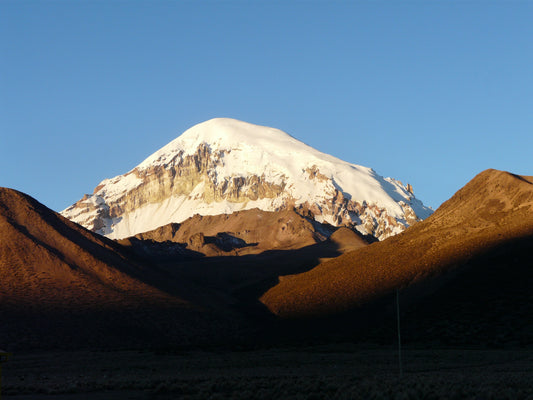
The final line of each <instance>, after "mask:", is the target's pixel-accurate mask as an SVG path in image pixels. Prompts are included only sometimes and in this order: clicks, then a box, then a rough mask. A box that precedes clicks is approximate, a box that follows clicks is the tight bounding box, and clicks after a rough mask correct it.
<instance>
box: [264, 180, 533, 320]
mask: <svg viewBox="0 0 533 400" xmlns="http://www.w3.org/2000/svg"><path fill="white" fill-rule="evenodd" d="M532 236H533V177H527V176H518V175H513V174H510V173H508V172H503V171H496V170H486V171H484V172H482V173H480V174H479V175H477V176H476V177H475V178H474V179H473V180H472V181H471V182H469V183H468V184H467V185H466V186H465V187H463V188H462V189H461V190H459V191H458V192H457V193H456V194H455V195H454V196H453V197H452V198H451V199H450V200H448V201H447V202H445V203H444V204H443V205H442V206H441V207H440V208H439V209H438V210H437V211H436V212H435V213H434V214H433V215H432V216H431V217H429V218H428V219H426V220H425V221H422V222H420V223H418V224H416V225H415V226H413V227H411V228H409V229H408V230H406V231H405V232H404V233H402V234H400V235H397V236H394V237H391V238H389V239H387V240H385V241H383V242H378V243H374V244H372V245H370V246H367V247H364V248H361V249H359V250H356V251H353V252H349V253H346V254H344V255H342V256H339V257H337V258H335V259H333V260H331V261H328V262H325V263H323V264H320V265H318V266H317V267H316V268H314V269H312V270H310V271H308V272H305V273H302V274H299V275H296V276H292V277H286V278H285V279H283V280H282V281H281V282H280V283H279V284H278V285H276V286H275V287H273V288H272V289H270V290H268V291H267V292H266V293H264V294H263V296H262V297H261V299H260V300H261V302H262V303H264V304H265V305H266V306H267V307H268V309H269V310H270V311H271V312H273V313H274V314H276V315H279V316H281V317H284V318H302V317H312V316H325V315H331V314H335V313H341V312H344V311H349V310H353V309H357V308H358V306H360V305H362V304H365V303H368V302H370V301H372V300H375V299H377V298H380V297H382V296H384V295H386V294H387V293H390V292H392V291H393V290H394V289H395V288H404V287H408V286H413V285H414V284H415V283H418V282H423V281H426V280H427V278H430V277H437V276H448V278H450V277H451V276H452V275H449V274H444V272H446V271H450V270H453V269H454V267H458V266H465V265H467V264H475V263H477V264H479V263H480V261H479V260H482V259H483V257H487V256H491V257H492V255H493V253H494V252H497V251H498V250H499V251H500V252H501V251H504V254H507V253H505V249H512V248H515V247H516V244H515V243H516V241H524V240H525V241H526V242H528V243H531V242H532V241H531V237H532ZM502 246H503V247H502ZM505 246H507V247H505ZM519 247H520V246H519ZM502 248H503V249H504V250H502ZM520 248H521V249H522V248H523V245H522V246H521V247H520ZM514 254H515V253H513V252H511V253H510V255H509V254H507V255H506V257H514ZM519 254H520V255H521V256H520V257H521V258H519V259H520V260H522V262H526V263H527V261H526V259H525V258H524V257H522V255H524V251H522V250H520V253H519ZM481 265H483V263H481ZM491 265H492V264H491ZM494 265H497V266H501V265H507V264H502V263H497V264H494ZM516 267H517V268H518V266H516ZM520 267H521V269H520V271H522V272H523V273H524V274H525V275H524V276H523V277H522V279H523V280H526V281H528V282H531V278H532V272H531V271H533V269H532V268H531V267H533V265H531V262H530V261H529V265H525V266H524V265H520ZM522 267H524V268H522ZM525 267H527V268H525ZM457 270H460V269H455V271H457ZM498 271H499V272H498V274H496V277H495V276H493V277H492V278H491V279H492V280H491V282H493V281H496V282H497V281H498V280H499V279H503V277H502V270H501V268H500V269H499V270H498ZM477 273H479V274H480V275H479V282H485V280H483V279H481V278H482V277H483V274H484V272H483V270H481V271H479V270H477ZM485 274H487V271H485ZM503 275H505V274H503ZM507 275H513V276H515V275H516V274H514V273H513V274H507ZM499 277H500V278H499ZM432 282H436V281H432ZM470 282H471V283H472V284H475V281H472V279H470ZM517 284H518V285H520V284H521V283H520V282H518V283H517ZM463 289H464V288H463ZM507 290H513V289H509V288H507ZM471 291H472V292H473V293H472V296H468V293H466V294H464V297H463V300H464V299H471V297H475V295H476V293H479V291H477V289H476V287H475V286H474V287H472V288H471ZM456 305H457V304H456Z"/></svg>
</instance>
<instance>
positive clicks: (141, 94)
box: [0, 0, 533, 211]
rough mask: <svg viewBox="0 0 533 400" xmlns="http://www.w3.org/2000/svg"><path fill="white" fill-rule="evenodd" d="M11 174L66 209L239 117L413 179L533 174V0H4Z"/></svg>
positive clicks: (1, 50) (0, 105)
mask: <svg viewBox="0 0 533 400" xmlns="http://www.w3.org/2000/svg"><path fill="white" fill-rule="evenodd" d="M0 57H1V58H0V62H1V63H0V186H7V187H12V188H15V189H18V190H21V191H23V192H26V193H28V194H30V195H31V196H33V197H35V198H37V199H38V200H39V201H41V202H42V203H44V204H45V205H47V206H49V207H50V208H52V209H54V210H57V211H59V210H62V209H63V208H65V207H67V206H68V205H70V204H72V203H73V202H75V201H77V200H78V199H79V198H81V197H82V195H83V194H84V193H91V192H92V190H93V188H94V187H95V186H96V185H97V184H98V183H99V182H100V181H101V180H103V179H105V178H109V177H113V176H115V175H118V174H121V173H125V172H127V171H128V170H129V169H131V168H133V167H134V166H135V165H137V164H138V163H140V162H141V161H142V160H143V159H144V158H145V157H147V156H148V155H150V154H151V153H152V152H154V151H155V150H157V149H159V148H160V147H162V146H163V145H165V144H166V143H167V142H169V141H170V140H172V139H174V138H175V137H177V136H178V135H179V134H180V133H182V132H183V131H184V130H186V129H187V128H189V127H190V126H192V125H194V124H196V123H199V122H202V121H205V120H207V119H210V118H213V117H232V118H237V119H241V120H244V121H248V122H252V123H256V124H261V125H268V126H273V127H276V128H279V129H282V130H284V131H286V132H288V133H290V134H291V135H293V136H295V137H296V138H298V139H300V140H302V141H304V142H306V143H307V144H309V145H311V146H313V147H315V148H317V149H319V150H322V151H324V152H326V153H329V154H332V155H334V156H336V157H339V158H341V159H344V160H346V161H350V162H353V163H356V164H361V165H365V166H368V167H372V168H374V169H375V170H376V171H377V172H378V173H379V174H381V175H383V176H392V177H395V178H397V179H400V180H401V181H403V182H404V183H407V182H408V183H411V184H412V185H413V186H414V189H415V194H416V195H417V197H419V198H420V199H421V200H422V201H424V202H425V203H426V204H427V205H429V206H432V207H434V208H436V207H438V206H439V205H440V204H441V203H442V202H443V201H444V200H446V199H448V198H449V197H451V196H452V195H453V194H454V193H455V191H457V190H458V189H459V188H460V187H461V186H463V185H464V184H465V183H466V182H467V181H469V180H470V179H471V178H472V177H473V176H474V175H475V174H477V173H478V172H480V171H482V170H483V169H486V168H497V169H504V170H509V171H512V172H515V173H518V174H525V175H533V157H532V154H533V2H530V1H523V2H520V1H481V0H480V1H405V2H404V1H396V0H391V1H337V2H330V1H292V2H291V1H201V2H196V1H181V2H180V1H158V2H156V1H153V2H152V1H150V2H149V1H118V0H117V1H104V0H101V1H44V0H42V1H24V0H22V1H21V0H14V1H11V0H1V1H0Z"/></svg>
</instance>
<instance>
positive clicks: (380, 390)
mask: <svg viewBox="0 0 533 400" xmlns="http://www.w3.org/2000/svg"><path fill="white" fill-rule="evenodd" d="M394 357H395V354H394V350H393V349H383V348H374V349H368V348H366V349H365V348H360V347H359V346H355V345H351V344H338V345H328V346H313V347H306V348H276V349H265V350H256V351H216V352H203V351H195V352H182V353H179V354H167V355H161V354H159V355H157V354H154V353H152V352H132V351H130V352H77V353H46V354H33V355H22V356H20V355H19V356H15V357H14V358H13V360H12V361H11V362H10V365H9V368H6V369H5V379H4V394H5V395H6V396H5V398H6V399H21V400H30V399H35V400H38V399H47V398H49V397H48V396H49V395H68V396H67V397H65V398H68V399H72V400H78V399H82V398H88V397H90V398H106V397H100V396H104V395H107V398H110V399H120V398H124V399H188V400H200V399H201V400H204V399H213V400H215V399H232V400H239V399H243V400H244V399H265V400H266V399H293V400H299V399H309V400H311V399H331V400H357V399H362V400H363V399H364V400H372V399H376V400H377V399H409V400H419V399H420V400H422V399H424V400H425V399H435V400H437V399H450V400H453V399H457V400H459V399H498V400H500V399H509V400H511V399H513V400H517V399H530V398H532V396H533V385H532V384H531V378H532V374H531V371H530V369H529V366H530V365H531V363H532V362H533V351H531V350H522V351H518V350H510V351H501V350H416V349H409V350H407V351H406V373H405V375H404V377H403V378H402V379H400V378H399V376H398V373H397V371H396V363H395V360H394ZM6 366H7V364H6Z"/></svg>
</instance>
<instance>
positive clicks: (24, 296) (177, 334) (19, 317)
mask: <svg viewBox="0 0 533 400" xmlns="http://www.w3.org/2000/svg"><path fill="white" fill-rule="evenodd" d="M0 237H1V241H0V282H1V285H0V303H1V304H2V307H1V309H0V320H1V321H2V323H1V324H0V337H1V338H2V343H3V345H4V346H8V345H9V348H10V349H17V348H26V349H28V348H33V347H49V346H52V347H88V346H91V345H98V346H100V347H106V346H114V347H117V346H118V347H120V346H131V345H133V344H139V343H142V342H143V341H144V340H149V341H150V342H151V343H154V342H155V341H165V340H171V338H175V339H176V340H179V341H185V342H186V341H187V340H188V339H190V338H191V337H192V336H195V335H198V332H199V331H209V329H208V328H207V327H206V326H205V325H206V322H205V321H203V319H204V317H203V314H204V312H203V311H202V310H200V309H199V308H198V307H195V306H193V305H191V304H189V303H188V302H187V301H185V300H183V299H181V298H180V297H179V296H177V295H178V294H179V293H180V292H181V291H184V286H185V285H183V284H180V283H179V282H169V281H168V276H166V275H164V274H163V273H161V272H158V270H157V269H154V268H147V267H145V266H143V265H142V264H139V263H137V262H135V261H134V260H132V259H131V258H130V256H129V255H128V253H127V252H126V251H125V250H124V249H123V248H122V247H120V246H119V245H117V244H116V243H114V242H113V241H111V240H108V239H106V238H104V237H101V236H99V235H96V234H94V233H92V232H90V231H88V230H86V229H85V228H82V227H80V226H79V225H77V224H74V223H72V222H70V221H69V220H67V219H65V218H63V217H61V216H60V215H59V214H57V213H55V212H53V211H51V210H49V209H48V208H46V207H45V206H43V205H42V204H40V203H39V202H37V201H36V200H34V199H32V198H31V197H29V196H27V195H25V194H23V193H20V192H17V191H15V190H11V189H5V188H1V189H0ZM205 319H210V320H211V321H212V322H213V324H215V325H216V322H215V321H216V318H213V317H212V316H209V317H207V316H206V317H205Z"/></svg>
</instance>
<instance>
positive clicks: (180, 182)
mask: <svg viewBox="0 0 533 400" xmlns="http://www.w3.org/2000/svg"><path fill="white" fill-rule="evenodd" d="M252 208H258V209H261V210H264V211H280V210H286V209H295V210H296V211H297V212H299V213H300V214H302V215H305V216H307V217H311V218H313V219H315V220H316V221H318V222H327V223H329V224H331V225H334V226H343V225H344V226H348V227H351V228H353V229H356V230H358V231H359V232H361V233H362V234H365V235H366V234H370V235H373V236H374V237H376V238H378V239H380V240H382V239H385V238H387V237H389V236H392V235H394V234H396V233H399V232H401V231H403V230H404V229H405V228H406V227H408V226H410V225H412V224H413V223H415V222H416V221H419V220H421V219H424V218H426V217H428V216H429V215H430V214H431V212H432V210H431V209H430V208H428V207H425V206H424V205H423V204H422V202H420V201H419V200H418V199H416V198H415V196H414V194H413V189H412V187H411V185H407V186H404V185H403V184H402V183H401V182H399V181H397V180H394V179H391V178H383V177H381V176H379V175H378V174H377V173H376V172H375V171H373V170H372V169H370V168H366V167H362V166H358V165H355V164H350V163H347V162H344V161H342V160H339V159H337V158H335V157H332V156H329V155H327V154H324V153H321V152H319V151H317V150H315V149H313V148H311V147H309V146H307V145H305V144H304V143H302V142H300V141H298V140H296V139H294V138H293V137H291V136H290V135H288V134H286V133H284V132H282V131H280V130H277V129H273V128H267V127H262V126H257V125H252V124H248V123H245V122H242V121H237V120H233V119H227V118H217V119H213V120H209V121H207V122H204V123H201V124H199V125H196V126H194V127H192V128H191V129H189V130H187V131H186V132H185V133H184V134H183V135H181V136H180V137H178V138H177V139H175V140H174V141H172V142H171V143H169V144H168V145H167V146H165V147H163V148H162V149H161V150H159V151H157V152H156V153H154V154H153V155H151V156H150V157H148V158H147V159H146V160H145V161H144V162H142V163H141V164H139V165H138V166H137V167H135V168H134V169H133V170H131V171H129V172H128V173H126V174H124V175H120V176H117V177H115V178H112V179H107V180H104V181H103V182H102V183H101V184H100V185H98V186H97V187H96V188H95V190H94V193H93V194H92V195H86V196H85V197H84V198H82V199H81V200H79V201H78V202H77V203H75V204H74V205H72V206H71V207H69V208H67V209H66V210H64V211H63V212H62V214H63V215H64V216H65V217H67V218H69V219H71V220H73V221H75V222H77V223H80V224H81V225H83V226H85V227H87V228H89V229H91V230H93V231H95V232H98V233H100V234H103V235H106V236H108V237H111V238H116V239H118V238H125V237H129V236H133V235H136V234H138V233H142V232H146V231H149V230H153V229H156V228H158V227H160V226H163V225H166V224H169V223H179V222H182V221H184V220H185V219H187V218H190V217H192V216H193V215H195V214H200V215H219V214H230V213H232V212H235V211H241V210H249V209H252Z"/></svg>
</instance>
